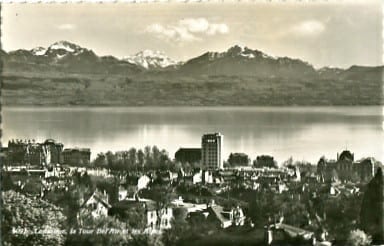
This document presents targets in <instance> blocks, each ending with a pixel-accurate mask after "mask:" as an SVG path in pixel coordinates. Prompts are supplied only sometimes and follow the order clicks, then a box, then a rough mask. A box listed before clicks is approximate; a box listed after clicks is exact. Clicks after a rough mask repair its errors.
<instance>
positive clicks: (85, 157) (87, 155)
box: [63, 148, 91, 166]
mask: <svg viewBox="0 0 384 246" xmlns="http://www.w3.org/2000/svg"><path fill="white" fill-rule="evenodd" d="M90 161H91V150H90V149H89V148H72V149H64V151H63V162H64V163H65V164H68V165H72V166H78V165H88V164H89V163H90Z"/></svg>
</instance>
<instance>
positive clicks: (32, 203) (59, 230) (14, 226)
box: [1, 191, 65, 245]
mask: <svg viewBox="0 0 384 246" xmlns="http://www.w3.org/2000/svg"><path fill="white" fill-rule="evenodd" d="M1 214H2V220H1V224H2V228H1V229H2V231H1V234H2V242H3V245H63V244H64V240H65V233H64V232H65V230H64V223H65V216H64V215H63V213H62V211H61V209H60V208H58V207H56V206H54V205H52V204H50V203H48V202H46V201H44V200H41V199H30V198H28V197H26V196H24V195H22V194H20V193H17V192H15V191H7V192H4V193H2V206H1ZM15 230H20V231H15Z"/></svg>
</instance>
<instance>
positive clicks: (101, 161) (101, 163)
mask: <svg viewBox="0 0 384 246" xmlns="http://www.w3.org/2000/svg"><path fill="white" fill-rule="evenodd" d="M93 165H94V166H95V167H100V168H106V167H108V162H107V158H106V156H105V155H104V153H99V154H97V157H96V159H95V160H94V161H93Z"/></svg>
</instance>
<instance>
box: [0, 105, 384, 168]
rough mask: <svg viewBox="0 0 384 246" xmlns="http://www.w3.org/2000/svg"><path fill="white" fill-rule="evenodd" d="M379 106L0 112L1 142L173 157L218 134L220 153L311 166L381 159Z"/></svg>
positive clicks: (24, 109)
mask: <svg viewBox="0 0 384 246" xmlns="http://www.w3.org/2000/svg"><path fill="white" fill-rule="evenodd" d="M382 120H383V119H382V110H381V107H242V108H238V107H237V108H236V107H222V108H192V107H180V108H178V107H177V108H158V107H144V108H5V109H3V134H4V135H3V138H2V140H3V141H4V142H7V141H8V140H9V139H13V138H22V139H25V138H34V139H36V140H39V141H42V140H44V139H46V138H54V139H57V140H59V141H61V142H63V143H64V144H65V146H66V147H74V146H79V147H90V148H92V157H95V156H96V154H97V153H98V152H105V151H106V150H112V151H117V150H125V149H128V148H130V147H136V148H143V147H144V146H146V145H157V146H159V147H160V148H164V149H166V150H168V151H169V152H170V154H171V155H172V156H173V154H174V152H175V151H176V150H177V149H178V148H179V147H199V145H200V141H201V139H200V138H201V135H202V134H204V133H207V132H216V131H219V132H221V133H222V134H224V154H225V156H228V155H229V153H230V152H235V151H236V152H246V153H247V154H249V155H250V156H251V157H252V158H255V157H256V155H259V154H271V155H273V156H275V158H276V159H277V160H278V161H283V160H285V159H287V158H289V157H290V156H293V157H294V159H299V160H301V159H305V160H309V161H312V162H316V161H317V160H318V158H319V157H320V156H321V155H326V156H328V157H332V158H334V157H335V155H336V152H337V151H341V150H343V149H344V148H346V147H347V148H348V149H350V150H352V151H354V152H355V156H356V157H357V158H360V157H365V156H373V157H376V158H377V159H379V160H384V154H383V152H384V150H383V147H384V146H383V140H384V134H383V129H382Z"/></svg>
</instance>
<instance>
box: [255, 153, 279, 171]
mask: <svg viewBox="0 0 384 246" xmlns="http://www.w3.org/2000/svg"><path fill="white" fill-rule="evenodd" d="M253 165H254V166H255V167H259V168H261V167H269V168H278V166H277V162H276V161H275V160H273V157H272V156H269V155H261V156H258V157H256V160H255V161H254V162H253Z"/></svg>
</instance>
